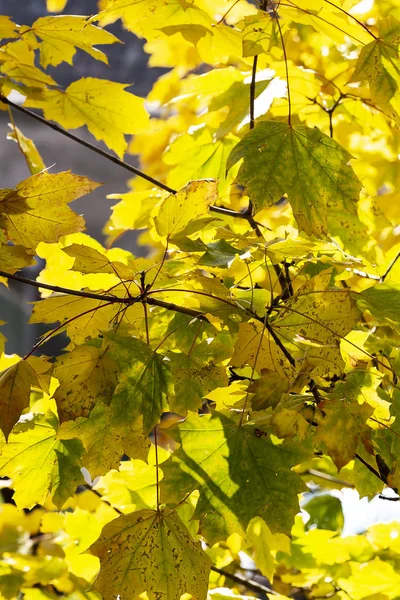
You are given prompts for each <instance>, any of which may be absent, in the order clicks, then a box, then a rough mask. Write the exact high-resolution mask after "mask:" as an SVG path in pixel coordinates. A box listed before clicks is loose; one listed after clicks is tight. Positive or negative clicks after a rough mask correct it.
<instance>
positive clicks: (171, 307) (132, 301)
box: [0, 271, 257, 325]
mask: <svg viewBox="0 0 400 600" xmlns="http://www.w3.org/2000/svg"><path fill="white" fill-rule="evenodd" d="M0 277H8V278H9V279H13V280H15V281H20V282H21V283H26V284H27V285H31V286H33V287H36V288H44V289H46V290H51V291H52V292H60V293H62V294H68V295H71V296H79V297H81V298H92V299H93V300H101V301H103V302H107V303H109V304H113V303H115V304H116V303H119V304H126V305H128V306H129V305H131V304H135V303H136V302H141V300H142V297H141V296H136V297H130V298H118V297H117V296H108V295H107V294H104V295H101V294H93V293H91V292H81V291H78V290H71V289H69V288H64V287H60V286H58V285H50V284H48V283H39V282H38V281H34V280H33V279H27V278H26V277H21V276H19V275H13V274H11V273H6V272H5V271H0ZM214 299H216V298H214ZM147 304H151V305H152V306H158V307H159V308H165V309H167V310H172V311H175V312H179V313H183V314H184V315H189V316H190V317H194V318H196V319H200V320H202V321H207V322H208V319H207V317H206V316H205V315H204V313H202V312H200V311H197V310H194V309H192V308H187V307H185V306H178V305H177V304H173V303H172V302H164V301H163V300H158V299H157V298H153V297H147ZM232 306H234V305H233V304H232ZM98 308H101V307H98ZM235 308H239V307H235ZM254 318H257V317H256V316H254ZM64 325H65V323H64Z"/></svg>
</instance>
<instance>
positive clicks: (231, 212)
mask: <svg viewBox="0 0 400 600" xmlns="http://www.w3.org/2000/svg"><path fill="white" fill-rule="evenodd" d="M0 102H4V104H7V105H8V106H12V107H13V108H16V109H17V110H19V111H21V112H22V113H24V114H25V115H28V116H29V117H32V118H33V119H36V121H39V123H42V124H43V125H47V127H50V128H51V129H54V131H57V132H58V133H61V134H62V135H65V136H66V137H68V138H69V139H71V140H73V141H74V142H77V143H78V144H81V145H82V146H85V148H88V149H89V150H92V151H93V152H96V153H97V154H100V156H102V157H103V158H106V159H107V160H110V161H111V162H113V163H115V164H116V165H118V166H119V167H122V168H123V169H126V170H127V171H130V172H131V173H134V174H135V175H137V176H138V177H141V178H142V179H146V181H149V182H150V183H152V184H153V185H155V186H156V187H158V188H160V189H162V190H165V191H166V192H169V193H170V194H176V193H177V190H175V189H173V188H171V187H169V186H168V185H166V184H165V183H162V182H161V181H158V180H157V179H154V178H153V177H151V176H150V175H147V174H146V173H144V172H143V171H140V169H137V168H136V167H133V166H132V165H130V164H129V163H127V162H125V161H123V160H120V159H119V158H117V157H116V156H113V155H112V154H110V153H109V152H106V151H105V150H101V149H100V148H97V147H96V146H94V145H93V144H91V143H90V142H87V141H85V140H83V139H82V138H80V137H78V136H77V135H74V134H73V133H71V132H69V131H67V130H66V129H63V128H62V127H60V126H59V125H56V123H52V122H51V121H48V120H47V119H45V118H44V117H41V116H40V115H37V114H36V113H34V112H32V111H31V110H29V109H27V108H25V107H23V106H19V104H15V102H12V101H11V100H9V99H8V98H6V97H5V96H3V95H2V94H0ZM210 211H212V212H216V213H220V214H223V215H227V216H229V217H234V218H236V219H246V220H247V221H248V222H249V225H250V226H251V227H252V228H253V229H254V231H255V232H256V233H257V235H258V236H259V237H261V236H262V234H261V232H260V230H259V228H258V224H257V223H256V221H255V220H254V218H253V216H252V214H251V212H250V213H249V211H248V210H247V211H245V212H238V211H236V210H230V209H229V208H224V207H222V206H210Z"/></svg>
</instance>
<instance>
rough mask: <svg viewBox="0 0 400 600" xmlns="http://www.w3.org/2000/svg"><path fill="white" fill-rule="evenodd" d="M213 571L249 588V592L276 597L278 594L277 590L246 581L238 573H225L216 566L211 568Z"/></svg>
mask: <svg viewBox="0 0 400 600" xmlns="http://www.w3.org/2000/svg"><path fill="white" fill-rule="evenodd" d="M211 571H214V572H215V573H219V574H220V575H224V577H229V579H232V581H234V582H235V583H239V584H240V585H243V586H244V587H247V588H248V589H249V590H253V591H254V592H263V593H264V594H274V595H277V594H278V593H277V592H275V590H273V589H271V588H269V587H267V586H266V585H262V583H257V582H256V581H253V580H251V579H246V577H243V575H239V574H238V573H236V574H233V573H228V571H225V570H224V569H219V568H218V567H215V566H214V565H213V566H212V567H211Z"/></svg>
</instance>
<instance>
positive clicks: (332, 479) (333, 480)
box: [301, 469, 355, 489]
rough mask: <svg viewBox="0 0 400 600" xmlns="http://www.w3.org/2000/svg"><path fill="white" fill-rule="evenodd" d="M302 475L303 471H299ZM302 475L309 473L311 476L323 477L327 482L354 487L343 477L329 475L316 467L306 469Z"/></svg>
mask: <svg viewBox="0 0 400 600" xmlns="http://www.w3.org/2000/svg"><path fill="white" fill-rule="evenodd" d="M301 475H303V473H301ZM304 475H311V476H312V477H318V478H319V479H324V480H325V481H329V483H335V484H337V485H341V486H342V487H348V488H353V489H354V488H355V485H354V484H353V483H349V482H348V481H344V480H343V479H338V478H337V477H334V476H333V475H329V474H328V473H323V471H318V470H317V469H307V471H306V472H305V473H304Z"/></svg>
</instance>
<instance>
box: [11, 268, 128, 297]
mask: <svg viewBox="0 0 400 600" xmlns="http://www.w3.org/2000/svg"><path fill="white" fill-rule="evenodd" d="M0 277H7V278H8V279H13V280H14V281H19V282H21V283H26V284H27V285H31V286H33V287H36V288H43V289H45V290H50V291H51V292H58V293H61V294H69V295H70V296H80V297H81V298H92V299H93V300H103V301H104V302H121V303H122V304H128V303H132V301H133V300H136V299H135V298H118V296H108V295H107V294H95V293H92V292H82V291H79V290H70V289H69V288H64V287H60V286H58V285H50V284H48V283H40V282H39V281H35V280H34V279H27V278H26V277H21V275H13V274H11V273H6V272H5V271H0Z"/></svg>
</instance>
